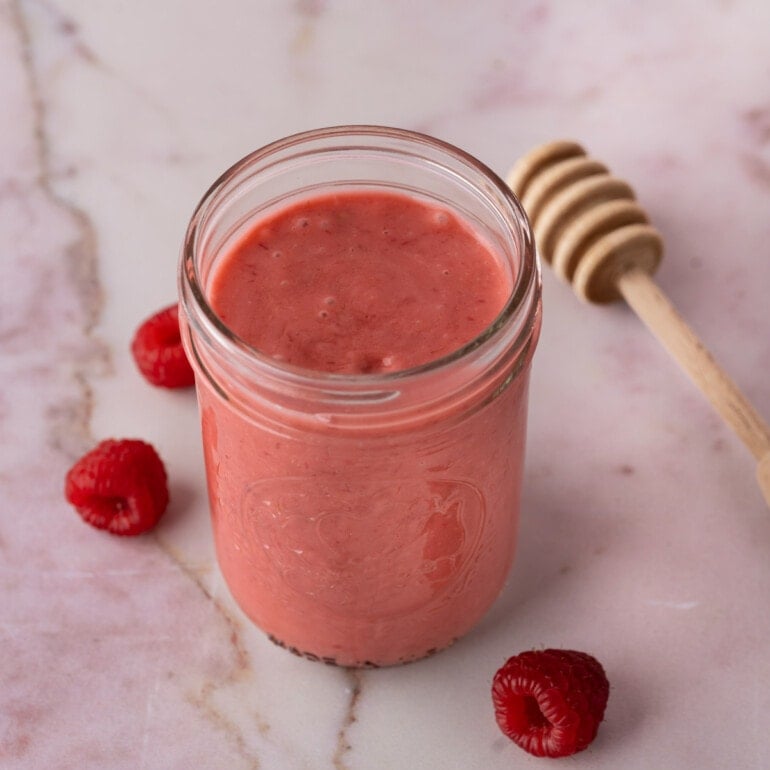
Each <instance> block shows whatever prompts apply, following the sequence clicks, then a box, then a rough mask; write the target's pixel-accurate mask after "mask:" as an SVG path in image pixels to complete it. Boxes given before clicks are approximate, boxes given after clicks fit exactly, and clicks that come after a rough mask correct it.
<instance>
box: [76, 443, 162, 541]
mask: <svg viewBox="0 0 770 770" xmlns="http://www.w3.org/2000/svg"><path fill="white" fill-rule="evenodd" d="M64 494H65V496H66V498H67V501H68V502H70V503H71V504H72V505H74V506H75V508H76V509H77V512H78V513H79V514H80V516H81V517H82V518H83V520H84V521H86V522H88V523H89V524H91V525H92V526H94V527H96V528H97V529H106V530H107V531H108V532H112V534H113V535H139V534H141V533H142V532H146V531H147V530H148V529H151V528H152V527H154V526H155V525H156V524H157V523H158V519H160V517H161V516H162V515H163V512H164V511H165V510H166V506H167V505H168V488H167V486H166V469H165V468H164V467H163V462H162V461H161V459H160V457H158V454H157V453H156V451H155V450H154V449H153V448H152V447H151V446H150V445H149V444H145V443H144V441H138V440H136V439H122V440H120V441H117V440H115V439H109V440H107V441H102V443H101V444H99V445H98V446H97V447H96V448H95V449H92V450H91V451H90V452H88V453H87V454H85V455H83V457H81V458H80V459H79V460H78V461H77V462H76V463H75V464H74V465H73V466H72V468H70V470H69V472H68V473H67V478H66V482H65V485H64Z"/></svg>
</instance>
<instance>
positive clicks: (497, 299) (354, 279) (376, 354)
mask: <svg viewBox="0 0 770 770" xmlns="http://www.w3.org/2000/svg"><path fill="white" fill-rule="evenodd" d="M509 293H510V280H509V279H508V277H507V276H506V273H505V271H504V269H503V267H502V265H501V264H500V263H499V261H498V260H497V258H496V257H495V254H494V253H493V252H492V251H491V249H490V247H489V246H488V245H487V244H485V243H484V241H483V240H481V239H480V238H479V236H478V235H477V234H476V233H475V232H474V231H473V230H472V229H471V228H470V226H469V225H468V224H467V223H465V222H464V221H463V220H462V219H461V218H460V217H458V216H457V215H456V214H455V213H453V212H452V211H450V210H449V209H445V208H442V207H439V206H437V205H434V204H429V203H427V202H423V201H420V200H418V199H416V198H411V197H407V196H406V195H402V194H396V193H388V192H382V191H377V192H331V193H325V194H322V195H318V196H316V197H312V198H309V199H305V200H302V201H301V202H299V203H295V204H293V205H291V206H290V207H287V208H284V209H281V210H279V211H277V212H276V213H274V214H272V215H271V216H269V217H268V218H266V219H263V220H261V221H260V222H259V224H257V225H256V226H255V227H254V228H253V229H252V230H250V231H249V232H247V233H246V234H245V235H244V236H243V237H242V238H241V240H240V241H239V242H238V243H237V244H236V245H235V247H234V248H232V250H231V251H230V252H229V253H228V254H226V255H225V257H224V258H223V259H222V261H221V263H220V264H219V265H218V267H217V269H216V272H215V274H214V276H213V280H212V283H211V290H210V302H211V305H212V307H213V308H214V310H215V311H216V312H217V314H218V315H219V316H220V317H221V318H222V320H223V321H224V322H225V324H226V325H227V326H229V328H230V329H232V330H233V331H234V332H235V333H236V334H237V335H238V336H240V337H241V338H242V339H244V340H245V341H246V342H248V343H249V344H250V345H252V346H253V347H255V348H257V349H258V350H260V351H261V352H263V353H266V354H268V355H270V356H273V357H275V358H277V359H279V360H283V361H286V362H288V363H290V364H294V365H296V366H301V367H304V368H308V369H316V370H322V371H329V372H345V373H362V372H374V371H398V370H402V369H409V368H411V367H414V366H418V365H420V364H424V363H427V362H429V361H432V360H435V359H438V358H441V357H442V356H445V355H447V354H448V353H451V352H453V351H454V350H457V349H458V348H460V347H462V346H463V345H464V344H465V343H467V342H469V341H470V340H472V339H473V338H474V337H476V336H477V335H478V334H480V333H481V332H482V331H483V330H484V329H485V328H486V327H487V326H489V325H490V324H491V323H492V321H493V320H494V319H495V317H496V316H497V315H498V314H499V312H500V311H501V309H502V308H503V305H504V304H505V301H506V299H507V297H508V295H509Z"/></svg>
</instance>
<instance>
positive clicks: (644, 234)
mask: <svg viewBox="0 0 770 770" xmlns="http://www.w3.org/2000/svg"><path fill="white" fill-rule="evenodd" d="M507 182H508V185H509V186H510V187H511V189H512V190H513V192H514V193H515V194H516V195H517V197H518V198H519V200H521V202H522V205H523V206H524V209H525V210H526V212H527V214H528V216H529V218H530V220H531V222H532V227H533V230H534V234H535V242H536V244H537V248H538V251H539V252H540V255H541V256H542V257H543V259H544V260H545V261H546V262H548V263H549V264H550V265H551V267H552V268H553V269H554V271H555V272H556V273H557V275H558V276H559V277H560V278H562V279H564V280H565V281H567V283H570V284H571V285H572V288H573V289H574V290H575V292H576V293H577V295H578V296H579V297H581V298H582V299H584V300H586V301H588V302H596V303H606V302H611V301H613V300H616V299H619V298H621V297H622V298H623V299H625V300H626V302H627V303H628V304H629V305H630V306H631V308H632V310H633V311H634V312H635V313H636V314H637V315H638V316H639V318H641V320H642V321H643V322H644V323H645V324H646V326H647V327H648V328H649V330H650V331H651V332H652V333H653V334H654V335H655V336H656V337H657V338H658V340H659V341H660V342H661V343H662V345H663V347H665V348H666V350H667V351H668V352H669V354H670V355H671V356H673V357H674V358H675V359H676V361H677V362H678V363H679V365H680V366H681V367H682V368H683V369H684V370H685V372H687V374H688V375H689V376H690V378H691V379H692V380H693V381H694V382H695V384H696V385H697V386H698V387H699V388H700V390H701V392H702V393H703V394H704V395H705V396H706V398H708V400H709V401H710V402H711V404H712V406H713V407H714V409H716V411H717V412H718V413H719V415H720V416H721V417H722V419H724V420H725V422H727V424H728V425H729V426H730V427H731V428H732V429H733V430H734V431H735V433H736V434H737V435H738V437H739V438H740V439H741V441H743V443H744V444H745V445H746V446H747V447H748V449H749V450H750V451H751V453H752V454H753V455H754V458H755V459H756V460H757V463H758V464H757V481H758V482H759V486H760V488H761V489H762V494H763V495H764V497H765V501H766V502H767V504H768V505H770V428H768V426H767V425H766V424H765V422H763V420H762V418H761V417H760V416H759V414H758V413H757V411H756V410H755V409H754V407H753V406H752V405H751V404H750V403H749V401H748V400H747V399H746V397H745V396H744V395H743V394H742V393H741V391H740V390H739V389H738V387H737V385H736V384H735V383H734V382H733V381H732V380H731V379H730V378H729V377H728V376H727V374H726V373H725V372H724V371H723V370H722V369H721V368H720V367H719V365H718V364H717V362H716V361H715V360H714V358H713V356H712V355H711V354H710V353H709V352H708V350H706V348H705V346H704V345H703V343H702V342H701V341H700V340H699V339H698V337H697V336H696V335H695V333H694V332H693V331H692V329H691V328H690V327H689V326H688V325H687V323H686V322H685V320H684V319H683V318H682V316H680V315H679V313H678V312H677V311H676V309H675V308H674V306H673V305H672V304H671V302H670V301H669V300H668V298H667V297H666V295H665V294H664V293H663V292H662V291H661V289H660V288H659V287H658V285H657V284H656V283H655V281H654V280H653V278H652V275H653V273H654V272H655V270H656V269H657V267H658V265H659V264H660V260H661V257H662V255H663V241H662V239H661V236H660V233H659V232H658V231H657V230H656V229H655V228H654V227H653V226H652V225H651V224H650V223H649V220H648V218H647V215H646V214H645V212H644V209H642V208H641V207H640V206H639V204H638V203H637V202H636V200H635V196H634V192H633V190H632V189H631V187H629V185H628V184H627V183H626V182H624V181H623V180H621V179H617V178H616V177H614V176H612V175H611V174H610V173H609V171H608V170H607V168H606V167H605V166H604V165H602V164H601V163H599V162H598V161H596V160H594V159H592V158H589V157H588V156H587V154H586V152H585V150H584V149H583V148H582V147H581V146H580V145H579V144H576V143H575V142H569V141H558V142H551V143H549V144H544V145H542V146H540V147H536V148H535V149H533V150H532V151H531V152H529V153H528V154H526V155H524V156H523V157H522V158H521V159H520V160H519V161H518V162H517V163H516V164H515V165H514V166H513V168H512V169H511V171H510V172H509V174H508V178H507Z"/></svg>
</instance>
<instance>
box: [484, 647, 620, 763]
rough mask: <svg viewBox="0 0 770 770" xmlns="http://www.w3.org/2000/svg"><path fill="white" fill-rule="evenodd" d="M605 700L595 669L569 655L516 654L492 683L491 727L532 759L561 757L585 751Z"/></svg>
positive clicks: (578, 655) (593, 663) (586, 658)
mask: <svg viewBox="0 0 770 770" xmlns="http://www.w3.org/2000/svg"><path fill="white" fill-rule="evenodd" d="M609 694H610V684H609V682H608V681H607V677H606V675H605V673H604V669H603V668H602V665H601V663H599V661H598V660H596V658H593V657H591V656H590V655H588V654H586V653H585V652H576V651H575V650H533V651H531V652H522V653H521V654H520V655H515V656H514V657H512V658H510V659H509V660H508V661H507V662H506V663H505V665H504V666H503V667H502V668H501V669H499V670H498V672H497V673H496V674H495V678H494V680H493V682H492V701H493V702H494V705H495V717H496V719H497V724H498V725H499V726H500V729H501V730H502V731H503V732H504V733H505V734H506V735H507V736H508V737H509V738H510V739H511V740H512V741H513V742H514V743H516V744H517V745H518V746H521V748H522V749H524V750H525V751H528V752H529V753H530V754H534V755H535V756H536V757H566V756H569V755H570V754H575V753H576V752H578V751H582V750H583V749H584V748H586V746H588V744H589V743H591V741H592V740H593V739H594V738H595V737H596V731H597V730H598V729H599V723H600V722H601V721H602V719H603V718H604V709H605V708H606V706H607V698H608V697H609Z"/></svg>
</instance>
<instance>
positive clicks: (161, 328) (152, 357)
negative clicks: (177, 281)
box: [131, 305, 195, 388]
mask: <svg viewBox="0 0 770 770" xmlns="http://www.w3.org/2000/svg"><path fill="white" fill-rule="evenodd" d="M131 353H132V354H133V356H134V361H136V365H137V366H138V367H139V371H140V372H141V373H142V375H143V376H144V378H145V379H146V380H147V381H148V382H150V383H152V384H153V385H157V386H159V387H161V388H186V387H188V386H189V385H192V384H193V383H194V382H195V375H194V374H193V370H192V367H191V366H190V363H189V361H188V360H187V356H186V355H185V352H184V348H183V347H182V335H181V334H180V332H179V308H178V307H177V306H176V305H170V306H169V307H167V308H164V309H163V310H161V311H159V312H157V313H156V314H155V315H153V316H151V317H150V318H148V319H147V320H146V321H145V322H144V323H143V324H142V325H141V326H140V327H139V328H138V329H137V330H136V334H135V335H134V339H133V340H132V342H131Z"/></svg>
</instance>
